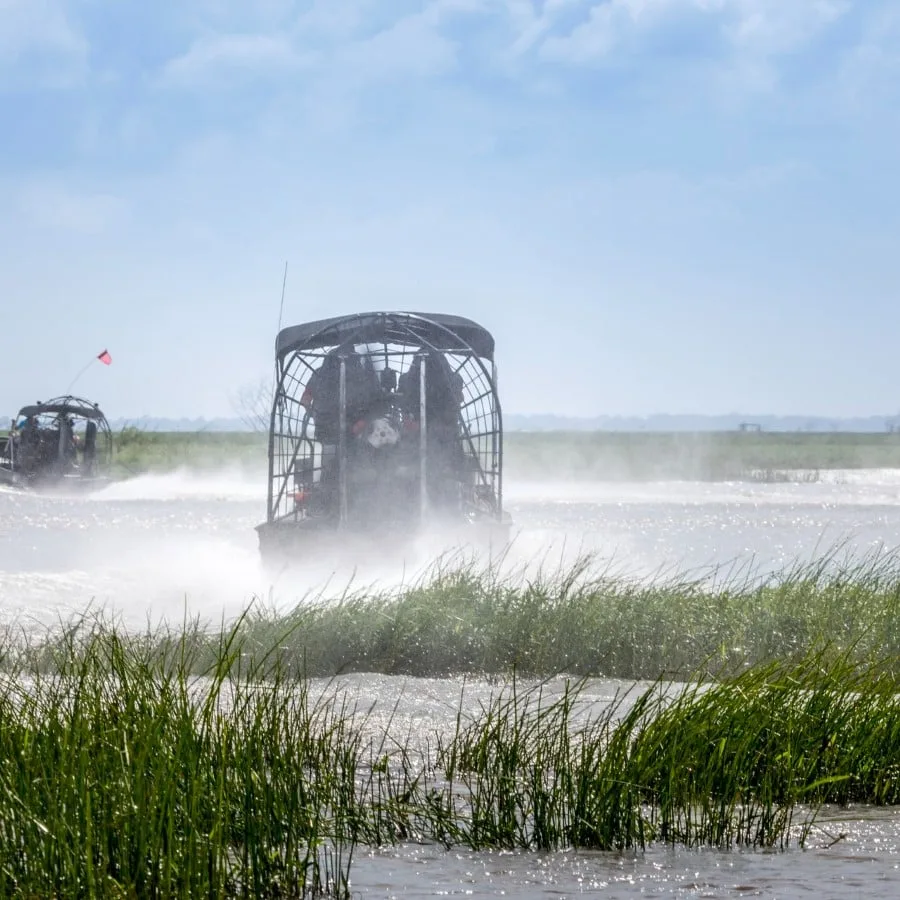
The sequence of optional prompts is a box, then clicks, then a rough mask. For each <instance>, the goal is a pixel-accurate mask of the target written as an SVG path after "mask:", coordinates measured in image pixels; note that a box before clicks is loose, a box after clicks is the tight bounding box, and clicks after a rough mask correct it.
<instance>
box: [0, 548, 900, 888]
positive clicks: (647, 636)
mask: <svg viewBox="0 0 900 900" xmlns="http://www.w3.org/2000/svg"><path fill="white" fill-rule="evenodd" d="M431 576H432V577H431V578H430V579H426V580H423V581H420V582H417V583H415V584H413V585H411V586H410V587H409V588H408V589H407V591H406V592H405V593H404V592H401V593H399V594H392V595H389V594H384V595H381V596H380V597H374V598H373V597H372V596H371V595H369V594H365V593H362V594H357V595H350V594H344V595H343V596H342V597H339V598H338V599H337V600H336V601H331V602H326V601H324V600H323V599H321V598H320V602H318V603H316V604H311V605H309V606H302V607H300V608H298V609H297V610H295V611H294V612H292V613H291V614H290V615H287V616H280V615H277V614H275V613H272V612H269V613H264V612H257V613H255V614H253V613H250V612H248V613H247V614H245V615H244V616H243V617H241V618H240V619H239V620H238V621H236V622H235V623H233V624H232V625H230V626H228V627H223V628H221V629H220V630H219V631H209V630H207V629H205V628H202V627H201V626H200V623H199V622H187V623H184V625H183V626H182V627H181V628H180V629H176V630H167V629H155V630H150V629H148V630H146V631H145V632H141V633H134V632H126V631H124V630H123V629H122V628H121V627H120V626H118V625H117V624H116V623H114V622H110V621H106V620H104V619H103V618H102V616H100V615H99V614H92V615H91V616H85V617H84V618H82V619H81V620H76V621H74V622H72V623H71V625H70V626H69V627H67V628H65V629H63V630H62V631H59V630H57V631H55V632H53V633H50V634H45V635H42V636H36V637H35V636H32V637H29V638H26V637H24V636H16V635H14V634H13V633H12V632H7V633H6V635H5V637H4V638H3V640H2V645H0V895H2V896H23V897H27V896H42V897H69V896H85V897H129V896H130V897H135V896H140V897H170V896H208V897H235V896H237V897H240V896H257V897H304V896H315V895H321V894H331V895H335V896H346V895H348V893H349V891H350V883H351V880H350V868H351V865H352V862H353V858H354V853H355V852H356V849H357V848H358V847H360V846H367V847H369V846H382V845H389V844H393V843H396V842H399V841H423V842H437V843H439V844H441V845H443V846H445V847H455V846H464V847H468V848H472V849H486V848H506V849H529V850H555V849H560V848H590V849H598V850H623V849H635V848H638V849H640V848H643V847H646V846H647V845H649V844H653V843H657V842H662V843H667V844H678V845H686V846H692V847H696V846H713V847H720V848H729V847H733V846H750V847H787V846H791V845H792V843H796V844H799V845H803V844H805V842H806V841H807V839H808V837H809V835H810V833H811V832H812V831H813V829H815V827H816V824H815V823H816V816H817V813H818V810H820V809H821V807H822V806H823V805H824V804H851V803H854V804H880V805H895V804H897V803H898V802H900V764H898V762H897V760H898V759H900V700H898V692H897V678H898V674H900V673H898V671H897V665H898V654H897V645H896V640H897V632H896V629H897V625H896V622H897V616H896V612H897V602H898V596H900V587H898V585H900V577H898V569H897V563H896V560H895V558H894V557H892V556H881V555H876V556H871V557H867V558H865V559H863V560H861V561H856V562H852V561H844V562H841V561H840V560H839V559H838V558H836V557H831V558H829V559H827V560H823V561H822V562H821V563H819V564H817V565H816V566H812V567H810V566H805V567H795V568H793V569H790V570H787V571H786V572H785V573H782V575H781V576H780V577H779V578H776V579H774V580H768V579H767V580H765V581H759V582H753V581H752V580H751V579H750V578H749V576H746V577H745V580H744V581H742V582H741V581H738V582H735V580H734V577H733V576H732V578H731V579H730V580H724V581H716V579H715V578H712V579H711V580H710V579H707V580H705V581H703V582H700V581H696V582H690V583H689V582H686V581H681V582H678V584H677V585H675V584H674V583H673V584H669V585H662V586H661V585H659V584H645V585H640V584H636V583H635V584H629V583H626V582H623V581H621V580H616V579H614V578H613V577H612V576H611V575H610V574H609V573H608V572H607V573H601V574H600V575H598V574H597V573H596V572H595V571H594V570H592V569H591V568H590V566H589V565H588V561H587V560H583V561H582V562H581V564H579V565H577V566H575V567H574V568H567V569H563V568H559V569H556V570H553V571H551V572H548V573H547V574H546V575H545V576H540V577H538V576H534V577H532V576H529V577H528V578H527V579H525V580H522V577H521V573H520V576H519V577H518V580H516V579H512V580H511V576H509V575H501V574H500V572H499V571H498V570H497V569H489V570H485V569H481V568H478V567H477V566H475V565H474V564H472V565H460V564H455V565H452V566H450V565H446V566H443V567H438V569H437V570H435V571H434V572H432V573H431ZM864 623H865V624H864ZM704 628H705V629H706V631H705V632H704ZM692 629H696V633H695V632H694V631H692ZM607 631H608V632H610V633H608V634H607V633H606V632H607ZM673 631H680V632H681V634H680V635H675V634H673V633H672V632H673ZM629 641H631V642H633V646H628V642H629ZM739 642H740V643H739ZM548 646H549V647H550V648H552V649H551V650H548ZM615 647H618V652H619V653H620V655H619V656H618V657H616V656H615V655H614V653H613V649H614V648H615ZM735 647H740V648H742V649H741V650H740V652H737V651H735V649H734V648H735ZM723 648H724V649H723ZM748 650H752V652H748ZM454 652H459V653H460V658H459V659H455V658H454V656H453V654H454ZM704 652H705V654H706V655H703V654H704ZM564 653H565V654H566V655H562V654H564ZM678 653H681V656H678ZM610 659H616V660H618V663H617V664H618V665H620V666H621V668H622V669H624V670H629V672H630V674H629V675H628V676H626V677H627V678H628V679H629V681H628V682H626V683H624V684H623V685H622V686H621V689H620V690H619V693H618V694H617V695H616V696H615V697H614V698H613V699H612V700H611V701H610V700H609V699H606V700H598V699H597V698H596V696H595V694H596V692H593V691H591V690H587V689H586V688H588V687H589V686H590V684H591V682H589V681H588V680H587V676H588V675H590V674H595V673H596V672H599V671H602V668H601V666H602V665H608V664H609V660H610ZM359 660H362V661H363V662H364V663H366V664H367V665H366V666H363V665H360V664H359ZM690 660H694V661H695V663H696V664H694V665H693V668H689V667H688V662H689V661H690ZM523 661H524V662H525V663H528V665H523ZM561 661H562V663H563V664H562V665H560V662H561ZM673 661H674V662H677V663H678V664H679V665H680V666H681V667H682V668H680V669H679V670H678V675H677V677H676V676H675V675H674V674H673V670H674V669H675V668H676V667H675V665H674V664H673ZM377 663H380V664H381V665H382V666H383V669H384V670H390V671H395V672H396V671H405V672H406V673H408V674H424V673H428V674H435V671H436V670H437V671H440V672H446V671H466V670H469V671H474V672H493V673H494V675H495V676H497V681H496V684H495V687H494V688H493V693H492V694H491V696H490V697H489V698H488V699H486V700H483V701H482V702H480V703H477V704H473V703H471V702H470V701H469V699H468V696H467V686H466V683H465V682H463V684H462V687H461V693H460V698H459V703H458V709H457V711H456V717H455V721H453V720H452V718H451V719H449V720H448V721H447V722H446V723H445V724H444V726H437V725H436V726H435V729H434V731H433V733H429V734H426V735H422V734H415V735H412V734H409V735H407V736H406V737H405V739H404V738H402V737H400V736H398V735H396V734H395V733H394V731H393V729H392V728H391V723H390V721H389V722H388V723H387V724H385V723H384V721H383V716H382V715H379V717H378V719H377V724H373V720H372V719H371V717H370V715H369V714H370V712H371V710H368V709H359V708H358V707H357V706H356V705H355V704H353V703H351V701H350V699H349V698H350V694H349V693H348V692H346V691H345V689H344V688H343V687H342V684H341V682H340V681H339V680H333V681H332V680H322V679H311V678H310V669H311V668H314V667H315V666H318V667H319V669H320V670H325V671H328V672H329V673H333V672H334V671H337V670H353V671H360V670H365V669H366V668H367V667H369V668H371V667H373V665H374V664H377ZM579 666H580V667H581V668H583V670H584V671H583V672H582V675H581V676H573V677H568V678H560V677H558V674H557V673H559V672H564V671H571V670H572V669H577V668H578V667H579ZM636 670H640V671H642V672H651V671H654V670H655V673H654V674H652V675H651V676H650V680H649V683H646V684H644V685H643V686H641V685H638V684H633V685H631V686H629V682H630V681H631V679H632V678H634V677H636V676H635V674H634V673H635V671H636ZM526 673H527V674H526ZM534 673H540V674H542V675H547V676H550V675H553V676H554V677H552V678H551V677H547V678H544V679H540V678H539V679H538V680H537V681H535V678H534ZM500 676H503V677H504V678H505V679H506V680H500ZM604 683H605V684H608V682H604ZM399 702H400V701H398V703H399ZM388 718H389V719H391V718H392V717H391V716H389V717H388Z"/></svg>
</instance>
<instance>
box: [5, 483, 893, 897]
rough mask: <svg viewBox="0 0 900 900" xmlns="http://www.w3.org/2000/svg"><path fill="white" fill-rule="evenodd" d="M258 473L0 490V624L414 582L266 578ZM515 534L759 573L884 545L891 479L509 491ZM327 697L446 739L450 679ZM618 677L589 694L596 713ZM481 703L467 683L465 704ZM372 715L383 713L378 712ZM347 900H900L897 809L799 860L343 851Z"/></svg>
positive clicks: (409, 566) (387, 574)
mask: <svg viewBox="0 0 900 900" xmlns="http://www.w3.org/2000/svg"><path fill="white" fill-rule="evenodd" d="M264 498H265V483H264V479H263V478H249V477H247V476H246V475H245V474H241V473H238V472H221V473H207V474H202V475H197V474H191V473H187V472H180V473H173V474H170V475H163V476H147V477H141V478H135V479H133V480H131V481H127V482H122V483H119V484H116V485H113V486H111V487H109V488H107V489H105V490H103V491H101V492H99V493H97V494H94V495H91V496H85V497H55V496H45V495H33V494H25V493H17V492H14V491H7V490H0V597H2V606H0V617H2V618H0V624H12V625H16V626H18V627H23V628H27V629H43V628H46V627H47V626H52V625H54V624H57V623H59V622H62V621H68V620H70V619H71V617H72V616H73V615H76V614H78V613H81V612H84V611H85V610H88V609H91V608H93V609H103V610H105V611H107V612H110V613H115V614H116V615H117V616H118V617H119V619H120V620H121V621H122V622H123V623H124V624H126V625H128V626H130V627H143V626H146V625H147V624H151V625H152V624H156V623H158V622H160V621H163V620H165V621H168V622H170V623H172V624H175V625H177V624H179V623H180V622H181V621H182V620H183V618H184V617H185V616H199V617H201V618H203V619H205V620H212V621H218V620H220V619H225V620H229V619H232V618H233V617H234V616H236V615H237V614H238V613H240V612H241V611H242V610H244V609H245V608H246V607H247V606H248V604H250V603H264V604H266V605H267V606H269V607H273V608H279V609H287V608H290V607H292V606H293V605H294V604H296V603H298V602H303V601H304V599H305V598H308V597H310V596H319V595H321V594H323V593H324V594H326V595H327V594H329V593H334V592H339V591H342V590H344V589H346V588H347V587H348V586H350V587H351V588H353V587H356V588H357V589H358V588H360V587H362V586H366V585H373V586H378V587H383V588H389V587H391V586H392V585H396V584H398V583H403V582H409V581H410V580H415V579H416V578H419V577H421V574H422V572H423V571H424V570H426V569H427V566H428V565H429V562H430V560H431V559H432V558H433V553H434V547H432V546H421V547H419V548H418V552H417V554H416V555H415V556H414V558H410V559H407V560H406V561H405V564H404V565H402V566H401V565H399V564H398V563H396V562H386V561H385V560H384V559H383V558H382V557H380V556H379V557H378V558H375V559H366V560H356V561H355V562H356V563H357V565H356V567H355V568H354V567H352V566H347V565H337V564H335V563H334V561H329V560H318V561H317V562H316V564H314V565H313V564H311V565H309V566H304V567H302V568H300V569H298V570H295V571H289V572H285V573H280V574H277V573H276V574H275V575H273V574H272V573H271V572H266V571H264V570H263V569H262V567H261V566H260V564H259V560H258V556H257V545H256V535H255V533H254V531H253V526H254V525H256V524H257V523H258V522H259V521H260V520H261V518H262V517H263V515H264V506H265V499H264ZM506 504H507V508H508V510H509V511H510V513H511V514H512V517H513V520H514V523H515V526H514V534H515V540H514V542H513V546H512V549H511V551H510V552H509V553H508V554H507V555H506V557H505V559H504V565H507V566H512V567H514V568H515V567H527V566H545V567H547V566H550V567H555V566H557V565H559V564H561V563H562V564H565V562H566V561H567V560H568V559H570V558H572V557H574V556H577V555H578V554H580V553H582V552H585V551H587V552H591V553H593V554H596V559H595V565H598V566H600V567H602V568H604V569H605V570H607V571H613V572H616V573H619V574H621V575H623V576H626V577H641V578H647V577H669V576H670V575H673V574H676V573H683V572H691V573H704V572H713V571H718V572H721V573H725V574H726V575H727V574H728V573H735V574H736V575H737V576H740V575H741V574H742V573H748V572H753V573H765V572H769V571H777V570H781V569H783V568H785V567H788V566H791V565H793V564H795V563H797V562H800V563H802V562H803V561H807V560H814V559H818V558H821V556H822V555H823V554H825V553H827V552H832V551H836V552H837V554H838V556H846V555H848V554H849V555H855V556H860V555H864V554H868V553H871V552H873V551H877V550H881V549H887V550H893V549H894V548H896V547H898V546H900V470H861V471H835V472H824V473H821V478H820V480H819V481H817V482H815V483H809V484H744V483H740V484H738V483H735V484H729V483H726V484H708V483H702V484H701V483H692V482H659V483H641V484H630V483H627V484H615V483H609V484H599V483H590V484H584V483H572V482H569V483H561V484H533V483H530V484H512V485H508V487H507V495H506ZM342 686H343V688H344V689H346V690H347V691H348V692H350V693H352V694H354V695H356V696H357V697H358V698H359V699H360V701H361V703H363V704H365V705H367V706H368V705H369V704H370V703H375V706H376V711H375V714H374V715H373V717H372V722H373V724H374V725H377V723H378V721H379V715H380V713H379V710H383V711H384V712H383V714H384V716H385V717H387V716H389V715H390V713H391V711H392V710H393V709H394V704H395V702H397V699H398V697H399V706H398V707H397V708H396V714H399V715H396V714H395V718H394V720H393V721H394V725H395V726H397V725H398V723H400V724H402V725H403V726H404V727H407V728H409V729H411V730H419V732H420V733H422V732H424V731H430V730H434V729H442V728H450V727H452V723H453V717H454V716H455V713H456V710H457V708H458V705H459V702H460V686H461V683H460V682H459V681H457V680H440V679H412V678H390V677H384V676H379V677H372V676H371V675H365V676H353V675H351V676H347V677H346V678H345V679H343V683H342ZM622 687H623V685H622V684H621V683H616V682H612V681H604V680H597V681H596V682H593V683H592V684H591V685H589V692H590V699H591V701H592V702H593V703H595V704H596V705H597V706H598V707H602V705H603V704H604V703H608V702H609V701H610V699H611V698H612V697H613V695H614V694H615V693H616V691H618V690H620V689H621V688H622ZM493 690H496V685H494V686H491V685H487V684H481V683H478V682H472V681H468V682H467V686H466V696H467V697H468V698H469V699H468V702H471V703H473V704H475V703H477V701H478V700H479V699H482V698H483V697H484V696H487V695H488V694H489V693H490V692H491V691H493ZM385 720H386V718H385ZM351 881H352V887H353V890H354V892H355V893H356V894H358V895H360V896H371V897H438V896H441V897H447V896H451V897H454V896H460V897H500V896H507V897H523V898H552V897H574V896H579V895H582V894H592V895H601V896H605V897H768V898H779V900H791V898H806V897H815V898H816V900H827V898H844V897H853V898H868V897H871V898H876V897H877V898H882V897H900V812H898V813H895V812H894V811H892V810H871V809H866V808H855V809H850V810H835V811H832V812H829V813H828V814H827V815H826V816H824V817H823V818H822V819H820V825H819V828H818V830H817V831H816V832H815V833H814V835H813V837H812V839H811V840H810V842H809V845H808V847H807V849H806V850H803V851H800V850H789V851H779V852H761V851H757V852H742V851H730V852H716V851H710V850H704V851H690V850H685V849H670V848H650V849H649V850H647V851H645V852H643V853H635V854H608V853H585V852H578V853H575V852H569V853H549V854H536V853H524V852H521V853H520V852H516V853H500V852H493V853H472V852H468V851H464V850H453V851H449V852H448V851H444V850H443V849H441V848H438V847H434V846H418V845H410V846H401V847H399V848H391V849H390V850H383V851H372V852H367V851H358V852H357V855H356V858H355V862H354V867H353V870H352V875H351Z"/></svg>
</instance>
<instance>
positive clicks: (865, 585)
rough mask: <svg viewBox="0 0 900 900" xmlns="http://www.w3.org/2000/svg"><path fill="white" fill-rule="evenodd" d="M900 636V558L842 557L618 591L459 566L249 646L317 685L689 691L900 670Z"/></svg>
mask: <svg viewBox="0 0 900 900" xmlns="http://www.w3.org/2000/svg"><path fill="white" fill-rule="evenodd" d="M898 623H900V557H898V556H897V555H896V554H889V553H875V554H872V555H870V556H867V557H864V558H850V559H841V558H840V557H839V556H838V554H837V552H834V553H832V554H831V555H830V556H828V557H827V558H826V559H824V560H822V561H820V562H816V563H814V564H808V565H802V566H800V565H798V566H794V567H791V568H789V569H787V570H785V571H783V572H781V573H778V574H776V575H773V576H766V577H758V578H757V577H752V576H751V575H749V574H746V573H744V574H740V573H739V574H737V575H728V574H726V575H725V576H724V577H723V576H721V574H720V573H717V572H714V573H705V574H701V575H698V576H696V577H688V576H674V577H670V578H669V579H668V580H653V581H643V580H634V579H627V578H622V577H617V576H615V575H612V574H610V573H609V572H608V570H607V571H604V570H602V569H598V568H596V566H595V565H594V562H593V561H592V560H591V559H590V558H589V557H586V558H583V559H582V560H580V561H579V562H578V563H576V564H575V565H573V566H571V567H568V568H564V567H559V568H556V569H550V570H547V569H543V570H539V571H537V572H536V573H527V572H525V571H524V570H519V571H513V572H508V573H506V574H501V571H500V569H499V568H498V567H496V566H494V567H492V566H490V565H487V566H485V565H482V564H481V563H478V562H476V561H473V560H466V559H462V558H453V559H450V560H447V561H443V562H439V563H438V564H436V565H435V566H434V567H433V568H432V569H430V570H429V571H428V572H426V573H425V575H424V576H423V577H421V578H420V579H419V580H416V581H413V582H412V583H409V584H407V585H405V586H403V587H401V588H399V589H398V588H393V589H390V590H374V589H369V590H357V591H351V590H350V589H347V590H346V591H344V592H342V593H340V594H339V595H338V596H337V597H336V598H334V597H332V598H328V597H325V596H324V595H322V596H317V597H308V598H306V599H305V600H304V601H303V602H301V603H299V604H298V605H297V606H296V607H295V608H294V609H292V610H291V611H289V612H287V613H278V612H273V611H271V610H270V609H267V608H266V607H264V606H262V605H259V606H256V607H255V608H254V610H253V612H252V613H251V614H250V615H248V616H247V617H246V618H245V620H244V622H243V625H242V634H243V636H244V637H245V638H246V640H247V646H248V647H250V648H251V650H250V651H249V652H252V647H253V646H258V647H263V648H264V647H267V646H269V645H270V643H271V641H272V640H274V639H275V637H276V635H278V634H280V633H281V632H282V631H284V632H289V634H290V637H289V638H287V639H286V640H285V643H284V652H283V659H284V662H285V665H287V666H289V667H292V668H293V669H294V670H296V671H300V670H302V671H304V672H305V673H306V674H309V675H313V676H328V675H334V674H339V673H342V672H348V671H371V672H380V673H384V674H402V675H413V676H422V677H429V676H436V677H441V676H445V675H452V674H467V673H474V674H485V675H508V674H509V673H510V672H512V671H513V670H516V671H517V672H519V674H521V675H524V676H535V677H540V676H543V675H552V674H555V673H563V672H564V673H567V674H571V675H575V676H596V675H604V676H609V677H616V678H624V679H655V678H657V677H660V676H662V677H686V676H688V675H690V674H691V673H693V672H694V671H696V670H697V669H699V668H700V667H702V666H704V665H713V666H715V667H716V668H717V669H718V670H721V671H723V672H739V671H741V670H742V669H743V668H746V667H747V666H751V665H755V664H758V663H765V662H767V661H771V660H775V659H781V658H785V657H789V656H794V655H795V654H797V653H798V652H799V653H802V652H805V651H806V650H808V649H810V648H813V647H816V646H818V645H820V644H821V643H822V642H823V641H824V642H829V643H831V644H833V645H834V646H835V647H838V648H843V647H850V646H852V647H853V648H854V652H855V653H857V654H859V655H861V657H862V656H865V655H866V654H871V653H873V652H875V653H882V654H884V655H885V656H894V657H895V658H896V659H897V660H900V624H898ZM198 639H199V640H201V641H202V640H203V638H202V636H200V637H199V638H198ZM211 639H212V640H213V641H215V640H216V638H215V636H213V637H212V638H211Z"/></svg>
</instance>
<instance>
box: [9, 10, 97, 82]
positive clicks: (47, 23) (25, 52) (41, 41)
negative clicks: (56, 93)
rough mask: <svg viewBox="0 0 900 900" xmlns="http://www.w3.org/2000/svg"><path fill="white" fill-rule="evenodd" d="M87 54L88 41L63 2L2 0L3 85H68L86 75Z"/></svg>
mask: <svg viewBox="0 0 900 900" xmlns="http://www.w3.org/2000/svg"><path fill="white" fill-rule="evenodd" d="M87 55H88V44H87V41H86V40H85V38H84V36H83V35H82V34H81V33H80V32H79V31H78V30H77V28H76V27H75V26H74V25H73V24H72V22H71V21H70V20H69V17H68V15H67V14H66V11H65V6H64V4H63V3H62V2H60V0H0V84H2V83H3V81H6V80H7V79H9V80H19V81H22V80H28V81H35V82H40V83H43V84H48V83H49V84H50V85H52V86H67V85H69V84H71V83H72V82H73V81H74V80H75V79H76V78H77V77H78V75H79V74H81V73H82V72H83V70H84V67H85V65H86V62H87ZM10 76H12V77H10Z"/></svg>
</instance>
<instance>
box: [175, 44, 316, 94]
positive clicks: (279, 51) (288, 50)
mask: <svg viewBox="0 0 900 900" xmlns="http://www.w3.org/2000/svg"><path fill="white" fill-rule="evenodd" d="M309 62H310V60H309V57H304V56H302V55H301V54H299V53H297V51H296V50H295V48H294V47H293V46H292V45H291V42H290V40H289V39H288V37H287V36H286V35H283V34H281V35H279V34H276V35H263V34H217V35H207V36H204V37H201V38H198V39H197V40H196V41H194V43H193V44H192V45H191V47H190V49H189V50H188V51H187V53H185V54H184V55H183V56H178V57H176V58H175V59H172V60H170V61H169V62H168V63H167V64H166V66H165V68H164V69H163V73H162V81H163V83H164V84H170V85H179V86H193V85H198V84H206V83H207V82H208V81H209V80H210V79H211V78H214V77H218V76H219V75H221V73H222V72H224V71H236V72H239V73H241V74H242V75H244V76H248V75H254V74H259V73H260V72H272V71H283V70H284V69H287V68H294V67H298V66H303V65H308V64H309Z"/></svg>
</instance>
